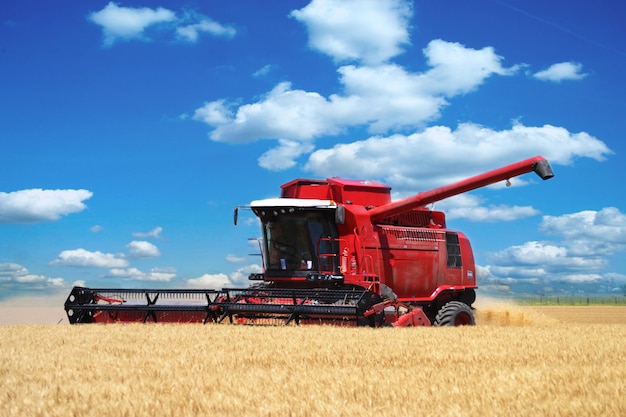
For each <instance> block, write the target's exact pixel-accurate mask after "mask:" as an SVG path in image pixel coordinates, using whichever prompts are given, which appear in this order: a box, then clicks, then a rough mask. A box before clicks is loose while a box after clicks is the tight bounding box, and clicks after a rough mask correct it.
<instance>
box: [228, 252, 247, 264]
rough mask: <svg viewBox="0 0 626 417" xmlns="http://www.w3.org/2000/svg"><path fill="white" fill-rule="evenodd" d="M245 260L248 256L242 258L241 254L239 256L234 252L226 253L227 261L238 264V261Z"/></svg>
mask: <svg viewBox="0 0 626 417" xmlns="http://www.w3.org/2000/svg"><path fill="white" fill-rule="evenodd" d="M245 261H246V258H242V257H241V256H237V255H233V254H228V255H226V262H228V263H231V264H238V263H242V262H245Z"/></svg>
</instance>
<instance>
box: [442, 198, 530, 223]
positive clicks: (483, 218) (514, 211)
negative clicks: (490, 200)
mask: <svg viewBox="0 0 626 417" xmlns="http://www.w3.org/2000/svg"><path fill="white" fill-rule="evenodd" d="M483 203H484V202H483V200H482V199H481V198H479V197H477V196H475V195H471V194H461V195H458V196H455V197H451V198H449V199H446V200H444V201H442V202H441V204H440V205H439V204H438V205H437V209H438V210H442V211H444V212H445V213H446V219H448V220H452V219H466V220H471V221H474V222H505V221H514V220H519V219H523V218H526V217H532V216H536V215H538V214H539V213H540V212H539V210H537V209H535V208H533V207H531V206H509V205H505V204H499V205H494V204H488V205H483Z"/></svg>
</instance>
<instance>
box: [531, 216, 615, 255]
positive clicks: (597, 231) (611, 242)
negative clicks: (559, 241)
mask: <svg viewBox="0 0 626 417" xmlns="http://www.w3.org/2000/svg"><path fill="white" fill-rule="evenodd" d="M540 230H541V231H543V232H544V233H548V234H550V235H556V236H560V237H562V238H563V239H564V240H565V241H566V242H568V246H569V247H570V250H571V251H572V252H573V253H576V254H580V255H587V256H592V255H613V254H616V253H621V252H626V215H625V214H624V213H622V212H620V210H619V209H617V208H615V207H606V208H603V209H602V210H600V211H594V210H585V211H580V212H577V213H571V214H564V215H562V216H544V217H543V221H542V223H541V225H540Z"/></svg>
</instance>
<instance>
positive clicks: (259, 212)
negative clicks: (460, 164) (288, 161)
mask: <svg viewBox="0 0 626 417" xmlns="http://www.w3.org/2000/svg"><path fill="white" fill-rule="evenodd" d="M531 171H534V172H535V173H537V174H538V175H539V177H541V178H542V179H544V180H546V179H549V178H552V177H553V176H554V174H553V173H552V168H551V167H550V164H549V163H548V161H547V160H546V159H544V158H543V157H541V156H536V157H534V158H530V159H527V160H524V161H520V162H517V163H514V164H511V165H507V166H505V167H502V168H499V169H496V170H493V171H489V172H486V173H483V174H480V175H477V176H474V177H471V178H468V179H465V180H462V181H459V182H457V183H455V184H451V185H447V186H443V187H440V188H435V189H433V190H430V191H425V192H421V193H419V194H416V195H414V196H412V197H409V198H406V199H403V200H400V201H395V202H392V201H391V195H390V191H391V188H390V187H388V186H385V185H383V184H380V183H376V182H372V181H355V180H345V179H340V178H329V179H326V180H305V179H297V180H294V181H291V182H289V183H287V184H284V185H283V186H282V194H281V197H280V198H274V199H267V200H258V201H253V202H252V203H251V204H250V206H249V207H248V208H250V209H251V210H252V211H253V212H254V214H256V216H258V218H259V220H260V221H261V227H262V233H263V235H262V238H261V239H260V240H259V242H260V245H261V254H262V261H263V272H262V273H256V274H251V275H250V277H249V279H250V280H252V281H254V283H253V284H252V285H251V286H250V287H249V288H244V289H231V288H224V289H206V290H195V289H193V290H192V289H93V288H83V287H74V288H73V289H72V291H71V293H70V295H69V297H68V298H67V301H66V302H65V311H66V312H67V316H68V319H69V322H70V323H72V324H74V323H126V322H144V323H146V322H154V323H172V322H175V323H207V322H217V323H219V322H222V321H224V320H225V319H228V321H229V322H230V323H249V324H262V323H267V322H269V323H275V322H276V320H280V322H282V323H286V324H289V323H297V324H334V325H351V326H355V325H356V326H372V327H378V326H383V325H385V326H394V327H395V326H429V325H436V326H457V325H472V324H474V314H473V309H472V303H474V301H475V299H476V292H475V290H476V288H477V284H476V268H475V265H474V256H473V253H472V249H471V246H470V242H469V240H468V239H467V237H466V236H465V235H464V234H463V233H461V232H458V231H453V230H449V229H447V227H446V219H445V214H444V213H443V212H441V211H436V210H431V209H429V208H427V206H428V205H430V204H432V203H434V202H437V201H440V200H443V199H445V198H448V197H451V196H454V195H458V194H461V193H465V192H468V191H471V190H474V189H477V188H480V187H484V186H487V185H490V184H493V183H496V182H499V181H505V180H506V181H507V185H508V181H509V179H510V178H513V177H516V176H519V175H522V174H526V173H529V172H531ZM238 210H239V208H235V224H237V215H238Z"/></svg>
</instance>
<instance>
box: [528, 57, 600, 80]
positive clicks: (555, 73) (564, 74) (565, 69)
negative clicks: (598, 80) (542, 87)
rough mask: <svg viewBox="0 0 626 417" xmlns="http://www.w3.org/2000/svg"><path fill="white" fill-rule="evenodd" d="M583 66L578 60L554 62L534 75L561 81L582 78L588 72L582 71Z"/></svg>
mask: <svg viewBox="0 0 626 417" xmlns="http://www.w3.org/2000/svg"><path fill="white" fill-rule="evenodd" d="M582 69H583V66H582V64H581V63H578V62H561V63H558V64H553V65H551V66H550V67H548V68H547V69H545V70H542V71H539V72H536V73H535V74H534V75H533V76H534V77H535V78H537V79H539V80H542V81H552V82H561V81H565V80H582V79H583V78H585V77H586V76H587V75H588V74H585V73H583V72H582Z"/></svg>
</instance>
